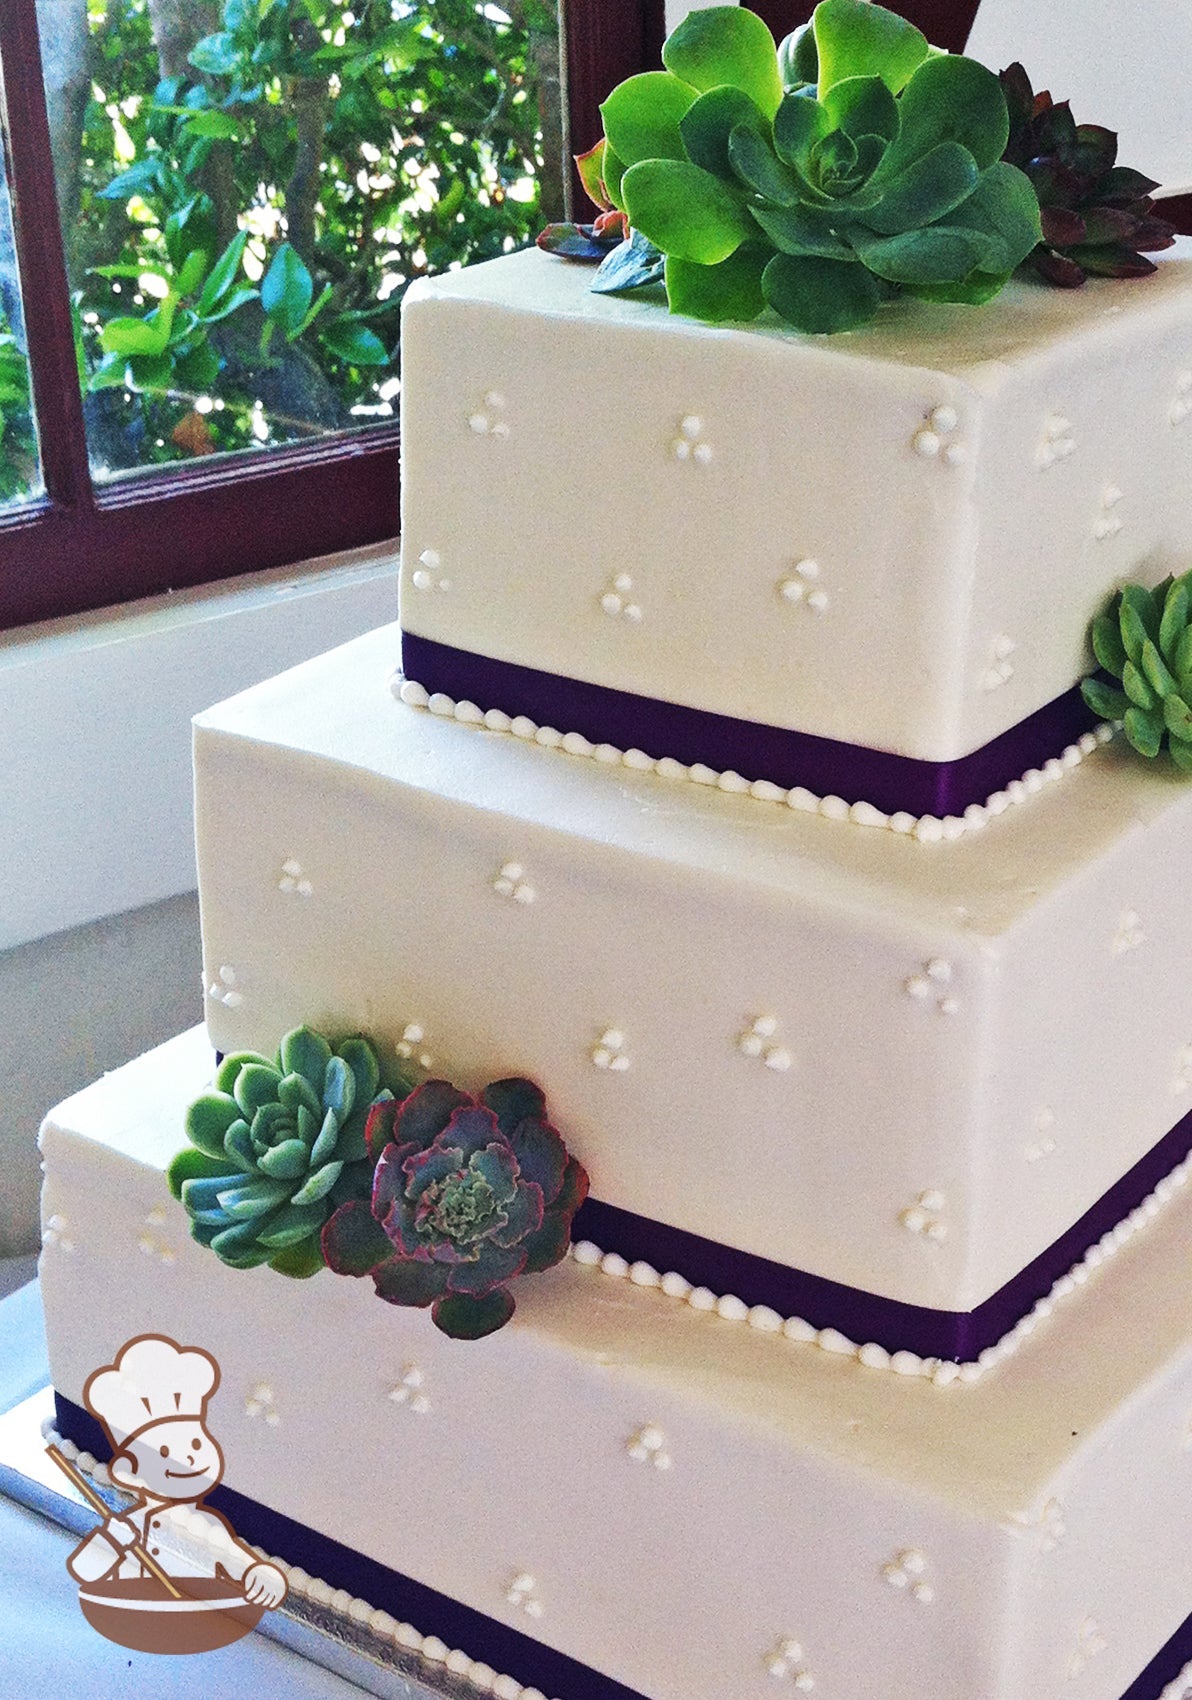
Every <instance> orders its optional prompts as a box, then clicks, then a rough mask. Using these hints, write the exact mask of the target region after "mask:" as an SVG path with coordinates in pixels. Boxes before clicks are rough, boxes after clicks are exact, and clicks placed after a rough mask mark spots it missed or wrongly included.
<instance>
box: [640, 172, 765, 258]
mask: <svg viewBox="0 0 1192 1700" xmlns="http://www.w3.org/2000/svg"><path fill="white" fill-rule="evenodd" d="M622 188H623V189H624V191H625V204H626V207H627V209H628V212H629V221H630V223H631V224H632V225H633V226H634V228H635V229H637V230H640V231H641V232H642V234H643V235H644V236H646V237H647V238H648V239H649V241H651V242H653V244H654V246H655V247H656V248H660V249H661V250H662V252H663V253H664V254H674V255H676V256H677V257H678V258H679V259H681V260H694V261H695V262H696V263H697V264H698V265H702V266H714V265H716V264H717V263H718V262H719V261H721V260H727V259H728V257H729V255H730V254H733V253H735V252H736V250H737V249H738V248H739V247H740V246H741V243H742V242H743V241H745V239H746V238H747V237H749V236H751V235H752V234H753V225H752V224H751V222H750V220H749V217H748V215H747V213H746V211H745V208H744V207H743V206H742V204H741V202H740V201H739V200H738V199H737V197H736V196H735V195H734V194H733V192H732V191H731V189H729V188H727V187H726V186H725V184H723V183H722V182H721V181H720V179H719V177H713V176H712V174H711V172H710V171H702V170H701V169H700V167H699V166H698V165H692V164H691V163H690V162H689V161H687V160H671V159H648V160H643V161H642V162H641V163H640V164H639V165H631V166H630V168H629V170H628V171H627V172H626V173H625V178H624V182H623V184H622Z"/></svg>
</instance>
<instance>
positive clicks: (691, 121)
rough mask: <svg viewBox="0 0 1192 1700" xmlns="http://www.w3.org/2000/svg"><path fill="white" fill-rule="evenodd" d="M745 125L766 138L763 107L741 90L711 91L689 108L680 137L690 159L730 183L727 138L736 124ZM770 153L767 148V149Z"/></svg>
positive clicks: (768, 125)
mask: <svg viewBox="0 0 1192 1700" xmlns="http://www.w3.org/2000/svg"><path fill="white" fill-rule="evenodd" d="M738 124H741V125H744V126H745V127H746V128H747V129H749V130H752V131H755V132H756V134H757V135H758V136H759V137H764V136H765V135H766V134H767V132H768V131H769V129H770V124H769V121H768V120H767V118H766V117H765V115H764V114H763V113H762V111H761V108H760V107H758V106H757V105H755V103H754V102H753V101H752V100H750V98H749V96H748V95H747V94H746V93H745V92H744V90H742V89H733V88H718V89H709V91H708V93H707V94H701V95H700V97H699V99H698V100H697V101H696V102H695V104H694V105H693V106H690V107H688V109H687V111H686V112H685V113H684V115H683V117H682V119H681V121H680V123H679V134H680V135H681V136H682V138H683V146H684V147H685V148H686V150H687V157H688V159H690V160H691V162H692V164H693V165H700V166H702V167H703V169H704V170H705V171H710V172H711V173H712V175H713V176H714V177H724V178H727V179H728V180H729V181H730V182H731V181H732V177H733V168H732V165H731V163H730V161H729V147H728V139H729V137H730V135H731V134H732V132H733V131H734V130H735V129H736V127H737V125H738ZM767 151H768V149H767Z"/></svg>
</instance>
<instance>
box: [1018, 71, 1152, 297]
mask: <svg viewBox="0 0 1192 1700" xmlns="http://www.w3.org/2000/svg"><path fill="white" fill-rule="evenodd" d="M1000 81H1001V85H1002V89H1003V91H1004V93H1005V96H1006V104H1007V106H1008V107H1009V109H1010V139H1009V141H1008V142H1007V143H1006V151H1005V154H1004V155H1003V157H1004V158H1005V159H1006V160H1008V161H1009V163H1010V164H1011V165H1016V166H1017V167H1018V169H1019V170H1020V171H1024V172H1025V173H1026V175H1027V176H1028V177H1029V178H1030V180H1031V183H1032V184H1033V185H1034V189H1035V193H1036V195H1038V197H1039V210H1040V214H1041V216H1042V222H1043V241H1042V242H1040V243H1039V245H1038V247H1036V248H1035V249H1034V250H1033V252H1032V253H1031V254H1030V255H1029V256H1028V258H1027V260H1026V261H1025V264H1026V265H1028V266H1030V267H1032V268H1033V270H1034V271H1035V272H1037V273H1038V275H1039V276H1040V277H1041V278H1043V279H1044V281H1045V282H1047V283H1051V284H1055V285H1057V286H1058V287H1059V288H1063V289H1072V288H1075V287H1077V286H1078V285H1080V284H1082V283H1083V282H1084V280H1085V278H1086V277H1088V276H1089V275H1090V273H1092V274H1096V275H1097V276H1100V277H1145V276H1146V275H1147V274H1148V273H1149V272H1153V271H1154V270H1155V265H1154V262H1153V261H1152V260H1148V259H1146V258H1145V255H1146V254H1147V253H1154V252H1156V251H1157V250H1158V249H1160V248H1170V247H1171V244H1172V243H1173V242H1174V241H1175V230H1174V228H1173V227H1172V226H1171V225H1170V224H1168V222H1167V220H1166V219H1163V218H1160V217H1159V216H1158V215H1157V214H1156V213H1155V210H1154V208H1155V203H1154V202H1153V201H1152V199H1151V190H1152V189H1157V188H1158V187H1159V185H1158V184H1157V183H1156V182H1154V180H1153V179H1152V178H1150V177H1144V176H1143V174H1142V172H1141V171H1133V170H1131V169H1130V167H1128V166H1124V165H1118V163H1117V148H1118V139H1117V135H1116V133H1115V132H1114V131H1113V130H1107V129H1105V128H1104V127H1103V126H1102V125H1100V124H1077V123H1076V121H1075V119H1074V118H1073V117H1072V112H1071V108H1070V106H1069V103H1068V102H1067V101H1066V100H1064V101H1054V100H1052V98H1051V96H1050V94H1048V93H1047V92H1046V90H1043V91H1041V92H1040V93H1039V94H1036V93H1035V92H1034V90H1033V89H1032V88H1031V81H1030V78H1029V77H1028V76H1027V74H1026V72H1025V70H1024V69H1023V68H1022V66H1021V65H1019V64H1014V65H1011V66H1010V67H1009V68H1008V69H1007V70H1005V71H1003V72H1002V73H1001V75H1000Z"/></svg>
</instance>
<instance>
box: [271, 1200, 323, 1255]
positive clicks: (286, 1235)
mask: <svg viewBox="0 0 1192 1700" xmlns="http://www.w3.org/2000/svg"><path fill="white" fill-rule="evenodd" d="M326 1219H327V1207H326V1205H321V1204H290V1205H287V1207H286V1208H285V1209H284V1210H279V1211H278V1213H277V1215H276V1216H275V1217H274V1219H273V1221H272V1222H270V1223H268V1224H267V1225H266V1226H265V1228H264V1229H263V1230H262V1231H261V1232H259V1233H258V1234H257V1238H258V1240H259V1241H260V1242H261V1244H262V1245H265V1246H271V1247H272V1248H273V1250H275V1251H282V1250H284V1249H285V1247H286V1246H291V1245H297V1244H298V1243H299V1241H301V1240H305V1239H307V1238H309V1237H310V1235H311V1234H317V1233H318V1231H319V1229H320V1228H321V1227H322V1226H323V1223H324V1222H325V1221H326Z"/></svg>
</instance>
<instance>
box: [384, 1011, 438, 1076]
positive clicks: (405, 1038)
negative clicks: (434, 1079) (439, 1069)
mask: <svg viewBox="0 0 1192 1700" xmlns="http://www.w3.org/2000/svg"><path fill="white" fill-rule="evenodd" d="M425 1038H426V1031H425V1029H424V1028H423V1026H422V1023H421V1022H420V1021H408V1022H407V1023H406V1025H405V1026H404V1027H403V1028H402V1033H401V1038H400V1039H399V1040H398V1041H397V1044H396V1046H395V1047H394V1048H395V1049H396V1051H397V1054H398V1056H399V1057H400V1058H401V1059H402V1061H403V1062H416V1063H417V1064H418V1066H419V1068H433V1067H434V1065H435V1059H434V1058H433V1057H432V1056H431V1054H430V1052H429V1051H424V1050H422V1049H421V1046H422V1044H423V1041H424V1040H425Z"/></svg>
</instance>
